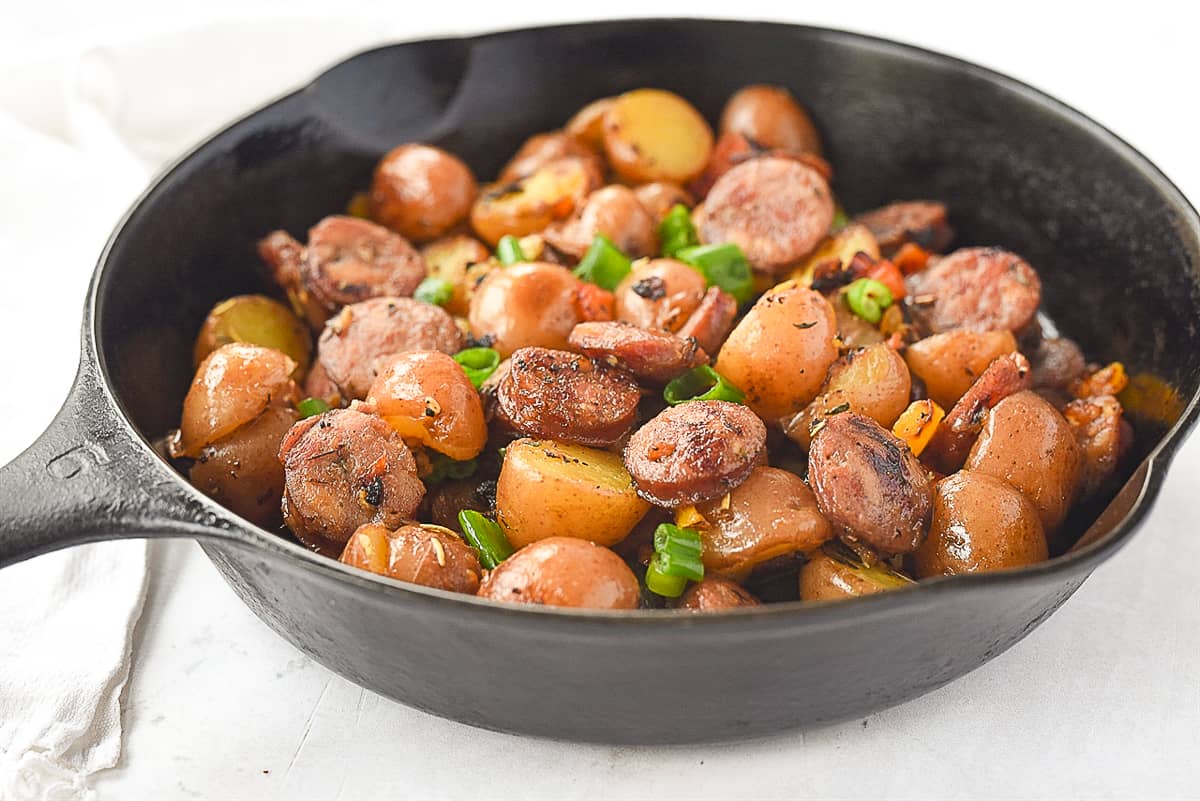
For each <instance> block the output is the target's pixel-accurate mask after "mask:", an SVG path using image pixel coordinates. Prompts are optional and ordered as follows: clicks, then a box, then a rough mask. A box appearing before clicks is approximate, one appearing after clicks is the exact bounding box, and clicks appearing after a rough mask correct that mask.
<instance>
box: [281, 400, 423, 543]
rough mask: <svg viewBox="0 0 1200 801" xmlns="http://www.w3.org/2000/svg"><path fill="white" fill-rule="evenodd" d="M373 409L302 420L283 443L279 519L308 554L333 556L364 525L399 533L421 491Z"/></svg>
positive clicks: (398, 442) (413, 469) (396, 440)
mask: <svg viewBox="0 0 1200 801" xmlns="http://www.w3.org/2000/svg"><path fill="white" fill-rule="evenodd" d="M371 411H372V410H371V407H370V406H365V405H356V406H355V407H352V408H349V409H334V410H333V411H330V412H326V413H325V414H322V415H318V416H316V417H309V418H307V419H305V420H301V421H300V422H298V423H296V425H294V426H292V429H291V430H290V431H289V432H288V433H287V436H285V437H284V438H283V443H282V444H281V445H280V446H279V459H280V461H281V462H283V474H284V491H283V519H284V522H285V523H287V525H288V528H290V529H291V530H292V533H293V534H295V535H296V537H297V538H298V539H299V540H300V541H301V542H303V543H304V544H305V545H307V546H308V547H309V548H312V549H313V550H317V551H321V552H322V553H328V554H330V555H332V556H337V555H338V554H339V553H340V552H341V550H342V548H343V546H345V544H346V541H347V540H348V539H349V538H350V535H351V534H353V533H354V532H355V530H356V529H357V528H358V527H359V526H361V525H364V524H366V523H380V524H382V525H384V526H387V527H388V528H390V529H394V528H397V527H398V526H399V525H400V524H401V523H402V522H403V521H405V520H407V519H409V518H411V517H412V515H413V513H414V512H415V511H416V510H417V507H418V506H419V505H420V504H421V498H422V497H424V495H425V485H424V484H422V483H421V480H420V479H419V478H417V464H416V461H415V460H414V459H413V455H412V453H411V452H409V450H408V447H407V446H406V445H405V444H404V440H402V439H401V438H400V435H399V434H397V433H396V432H395V431H393V430H392V429H391V427H390V426H389V425H388V424H387V423H385V422H384V421H383V419H382V418H381V417H379V416H378V415H375V414H371V413H370V412H371Z"/></svg>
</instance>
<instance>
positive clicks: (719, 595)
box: [679, 576, 762, 612]
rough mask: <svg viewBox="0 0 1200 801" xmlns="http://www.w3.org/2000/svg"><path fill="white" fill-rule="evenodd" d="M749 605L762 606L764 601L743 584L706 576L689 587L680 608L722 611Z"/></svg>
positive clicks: (693, 610)
mask: <svg viewBox="0 0 1200 801" xmlns="http://www.w3.org/2000/svg"><path fill="white" fill-rule="evenodd" d="M749 606H762V601H760V600H758V599H757V598H755V597H754V596H753V595H752V594H751V593H750V592H749V591H748V590H746V589H745V588H744V587H742V585H741V584H738V583H737V582H736V581H731V580H730V579H727V578H722V577H721V576H706V577H705V578H704V580H703V581H698V582H696V583H695V584H693V585H692V586H690V587H688V589H687V592H685V593H684V594H683V598H682V599H681V600H680V602H679V608H680V609H688V610H691V611H692V612H720V611H721V610H722V609H743V608H745V607H749Z"/></svg>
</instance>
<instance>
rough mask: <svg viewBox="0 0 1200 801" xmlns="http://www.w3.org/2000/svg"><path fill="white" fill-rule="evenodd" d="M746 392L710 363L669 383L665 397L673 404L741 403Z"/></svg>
mask: <svg viewBox="0 0 1200 801" xmlns="http://www.w3.org/2000/svg"><path fill="white" fill-rule="evenodd" d="M745 397H746V396H745V394H744V393H743V392H742V391H741V390H740V389H738V388H737V387H735V386H734V385H733V384H731V383H729V381H728V379H726V378H725V377H724V376H723V375H721V374H720V373H718V372H717V371H716V370H714V369H712V368H711V367H709V366H708V365H703V366H701V367H694V368H692V369H691V370H688V371H687V372H686V373H684V374H683V375H681V376H679V378H676V379H675V380H674V381H672V382H671V383H669V384H667V386H666V389H664V390H663V399H664V400H666V402H667V403H669V404H671V405H672V406H678V405H679V404H681V403H687V402H688V401H698V400H723V401H729V402H730V403H741V402H742V400H743V399H744V398H745Z"/></svg>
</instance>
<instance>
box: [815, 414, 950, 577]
mask: <svg viewBox="0 0 1200 801" xmlns="http://www.w3.org/2000/svg"><path fill="white" fill-rule="evenodd" d="M808 483H809V485H810V486H811V487H812V490H813V493H815V494H816V496H817V508H819V509H820V510H821V513H822V514H823V515H825V517H826V518H828V520H829V522H830V523H831V524H833V527H834V529H835V530H837V531H838V533H839V536H841V538H842V539H843V540H846V541H849V542H859V543H862V544H864V545H867V546H869V547H870V548H872V549H874V550H875V551H877V552H878V553H880V554H883V555H884V556H891V555H894V554H901V553H909V552H911V551H912V550H914V549H915V548H916V547H917V546H918V545H920V544H921V541H922V540H923V539H924V537H925V532H926V529H927V528H928V526H929V515H930V510H931V508H932V498H933V493H932V488H931V487H930V484H929V476H928V475H927V474H926V473H925V469H924V468H923V467H922V466H921V463H920V462H918V461H917V457H915V456H913V454H912V451H911V450H909V449H908V446H907V445H905V444H904V443H903V442H901V441H900V440H899V439H897V438H896V437H895V436H893V435H892V433H891V432H890V431H886V430H884V428H883V427H881V426H880V425H879V424H878V423H876V422H875V421H874V420H872V419H871V418H869V417H865V416H863V415H860V414H854V413H853V412H842V413H841V414H835V415H833V416H832V417H829V418H826V420H825V424H824V425H823V426H821V428H820V429H819V430H818V431H817V432H816V433H815V434H814V436H813V441H812V445H811V446H810V447H809V451H808Z"/></svg>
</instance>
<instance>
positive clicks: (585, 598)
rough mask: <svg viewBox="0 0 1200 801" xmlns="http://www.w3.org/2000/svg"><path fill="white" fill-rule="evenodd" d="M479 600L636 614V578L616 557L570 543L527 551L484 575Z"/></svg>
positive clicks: (560, 540)
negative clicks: (626, 610) (620, 610)
mask: <svg viewBox="0 0 1200 801" xmlns="http://www.w3.org/2000/svg"><path fill="white" fill-rule="evenodd" d="M479 597H480V598H487V599H489V600H493V601H505V602H508V603H525V604H543V605H545V606H568V607H575V608H579V609H636V608H637V606H638V602H639V599H640V596H639V590H638V580H637V577H636V576H634V575H633V571H631V570H630V569H629V568H628V567H627V566H626V564H625V563H624V562H622V561H621V557H619V556H617V555H616V554H615V553H613V552H612V551H610V550H609V549H608V548H605V547H603V546H600V545H595V544H593V543H590V542H586V541H584V540H580V539H575V538H574V537H550V538H549V539H544V540H539V541H538V542H535V543H533V544H532V545H527V546H525V547H524V548H522V549H521V550H519V551H517V552H516V553H515V554H513V555H512V556H510V557H509V558H508V559H506V560H505V561H504V562H502V563H501V564H500V566H499V567H497V568H496V569H495V570H493V571H491V572H490V573H488V575H487V577H486V578H484V580H483V584H482V586H480V588H479Z"/></svg>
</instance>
